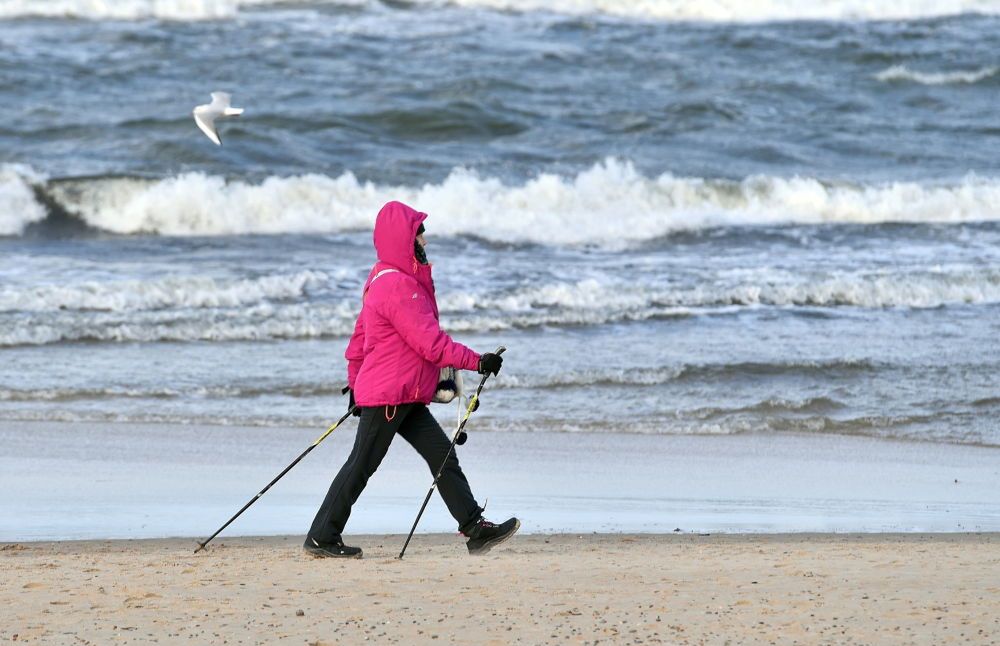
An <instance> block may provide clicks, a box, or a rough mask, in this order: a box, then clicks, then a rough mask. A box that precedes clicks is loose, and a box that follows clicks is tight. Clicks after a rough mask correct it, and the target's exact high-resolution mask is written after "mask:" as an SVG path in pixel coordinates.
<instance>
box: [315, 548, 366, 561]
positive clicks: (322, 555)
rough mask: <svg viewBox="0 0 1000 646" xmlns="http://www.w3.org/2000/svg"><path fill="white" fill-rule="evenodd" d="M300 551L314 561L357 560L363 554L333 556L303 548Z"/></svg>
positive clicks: (330, 553)
mask: <svg viewBox="0 0 1000 646" xmlns="http://www.w3.org/2000/svg"><path fill="white" fill-rule="evenodd" d="M302 549H303V550H305V552H306V554H308V555H309V556H311V557H313V558H314V559H359V558H361V557H362V556H363V554H364V553H363V552H358V553H357V554H334V553H333V552H327V551H326V550H318V549H316V550H314V549H310V548H308V547H304V548H302Z"/></svg>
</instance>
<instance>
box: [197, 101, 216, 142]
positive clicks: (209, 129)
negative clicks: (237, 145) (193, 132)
mask: <svg viewBox="0 0 1000 646" xmlns="http://www.w3.org/2000/svg"><path fill="white" fill-rule="evenodd" d="M205 107H207V106H198V107H197V108H195V109H194V122H195V123H196V124H198V127H199V128H201V131H202V132H204V133H205V136H207V137H208V138H209V139H211V140H212V141H213V142H215V145H216V146H221V145H222V140H221V139H219V133H218V132H216V131H215V114H214V112H210V111H208V110H205V111H202V110H201V108H205Z"/></svg>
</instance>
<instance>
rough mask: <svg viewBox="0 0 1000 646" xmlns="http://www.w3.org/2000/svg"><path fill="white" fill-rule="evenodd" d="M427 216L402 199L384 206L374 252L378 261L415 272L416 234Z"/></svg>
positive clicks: (380, 212) (378, 218)
mask: <svg viewBox="0 0 1000 646" xmlns="http://www.w3.org/2000/svg"><path fill="white" fill-rule="evenodd" d="M426 219H427V214H426V213H421V212H420V211H417V210H416V209H413V208H410V207H409V206H407V205H405V204H403V203H402V202H389V203H387V204H386V205H385V206H383V207H382V210H381V211H379V212H378V217H377V218H375V235H374V239H375V253H376V255H377V256H378V259H379V262H383V263H386V264H389V265H392V266H393V267H395V268H396V269H399V270H400V271H404V272H406V273H407V274H410V275H413V274H414V273H415V263H416V259H415V258H414V255H413V241H414V240H415V239H416V237H417V229H418V228H419V227H420V224H421V223H422V222H423V221H424V220H426Z"/></svg>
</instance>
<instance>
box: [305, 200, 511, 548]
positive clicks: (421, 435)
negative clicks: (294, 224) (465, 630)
mask: <svg viewBox="0 0 1000 646" xmlns="http://www.w3.org/2000/svg"><path fill="white" fill-rule="evenodd" d="M426 219H427V214H426V213H420V212H418V211H416V210H414V209H412V208H410V207H409V206H407V205H405V204H403V203H401V202H389V203H388V204H386V205H385V206H383V207H382V210H380V211H379V213H378V217H377V218H376V220H375V235H374V238H375V251H376V253H377V255H378V262H377V263H375V266H374V267H372V270H371V273H370V274H369V275H368V280H367V281H365V288H364V296H363V300H362V307H361V313H360V314H359V315H358V320H357V323H356V324H355V326H354V335H353V336H352V337H351V340H350V342H349V343H348V345H347V351H346V352H345V353H344V356H345V357H346V358H347V385H348V388H349V389H350V395H351V397H350V404H349V407H351V408H354V406H355V404H357V408H356V409H355V413H354V414H355V415H357V416H360V418H361V420H360V422H359V423H358V434H357V437H356V438H355V440H354V448H353V449H352V451H351V454H350V456H349V457H348V458H347V461H346V462H345V463H344V466H343V467H341V469H340V472H339V473H338V474H337V477H336V478H335V479H334V481H333V484H331V485H330V490H329V491H328V492H327V494H326V498H325V499H324V500H323V504H322V505H320V508H319V511H318V512H317V513H316V518H315V519H314V520H313V523H312V527H310V529H309V534H308V535H307V536H306V540H305V544H304V548H305V550H306V552H308V553H310V554H312V555H314V556H319V557H340V558H361V548H359V547H351V546H348V545H345V544H344V541H343V538H342V536H341V535H342V532H343V531H344V526H345V525H346V524H347V519H348V517H349V516H350V514H351V506H352V505H353V504H354V503H355V501H357V499H358V496H360V495H361V492H362V491H363V490H364V488H365V485H366V484H367V483H368V479H369V478H370V477H371V476H372V474H374V473H375V470H376V469H378V466H379V464H381V462H382V458H384V457H385V454H386V452H387V451H388V450H389V444H390V443H391V442H392V439H393V437H394V436H395V435H396V434H397V433H398V434H399V435H402V436H403V439H405V440H406V441H407V442H409V443H410V444H411V445H412V446H413V448H415V449H416V450H417V452H418V453H420V455H421V457H423V458H424V460H426V461H427V464H428V466H429V467H430V469H431V472H432V473H434V472H435V470H436V469H437V468H438V467H440V465H441V464H442V463H443V462H444V461H445V456H446V455H448V458H447V463H446V464H445V467H444V471H443V472H442V473H441V479H440V481H439V482H438V491H439V492H440V493H441V497H442V498H443V499H444V502H445V505H447V507H448V511H449V512H451V515H452V516H453V517H454V518H455V521H456V522H457V523H458V528H459V531H461V532H462V534H464V535H465V536H466V537H467V538H468V539H469V540H468V542H467V547H468V549H469V553H470V554H483V553H486V552H488V551H489V550H490V549H491V548H493V547H495V546H496V545H498V544H500V543H502V542H503V541H505V540H507V539H508V538H510V537H511V536H512V535H513V534H514V532H516V531H517V530H518V528H519V527H520V526H521V523H520V521H519V520H518V519H517V518H510V519H508V520H506V521H504V522H503V523H501V524H499V525H498V524H496V523H491V522H490V521H488V520H486V519H485V518H483V508H482V507H480V506H479V504H478V503H477V502H476V499H475V497H473V495H472V490H471V488H470V487H469V482H468V480H466V478H465V474H464V473H462V469H461V467H460V466H459V465H458V457H457V456H456V455H455V454H454V452H450V453H449V447H450V446H451V441H450V440H449V439H448V437H447V435H445V432H444V430H443V429H442V428H441V426H440V425H439V424H438V422H437V420H435V419H434V416H433V415H431V413H430V411H429V410H428V409H427V404H429V403H430V402H431V399H432V398H433V397H434V393H435V391H436V390H437V385H438V377H439V375H440V372H441V368H446V367H453V368H458V369H463V370H475V371H478V372H479V374H482V375H486V374H493V375H496V374H498V373H499V372H500V367H501V365H502V363H503V360H502V358H501V357H500V356H499V355H497V354H494V353H491V352H488V353H486V354H483V355H479V354H476V353H475V352H473V351H472V350H470V349H469V348H467V347H465V346H464V345H462V344H460V343H456V342H455V341H453V340H452V339H451V337H449V336H448V335H447V334H445V332H444V331H442V330H441V326H440V324H439V323H438V308H437V302H436V300H435V298H434V282H433V280H432V278H431V266H430V264H429V263H428V262H427V256H426V254H425V252H424V245H425V242H424V236H423V233H424V224H423V223H424V220H426Z"/></svg>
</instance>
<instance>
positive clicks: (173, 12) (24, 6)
mask: <svg viewBox="0 0 1000 646" xmlns="http://www.w3.org/2000/svg"><path fill="white" fill-rule="evenodd" d="M310 5H311V6H323V5H327V6H350V7H374V8H385V7H387V6H388V7H392V8H399V7H400V5H397V4H395V3H393V4H391V5H390V4H388V3H384V2H380V1H378V0H313V1H312V2H309V1H299V2H293V3H287V2H281V1H280V0H115V1H114V2H97V1H95V0H45V1H44V2H40V1H39V0H5V1H4V2H3V3H2V4H0V18H17V17H25V16H40V17H59V18H82V19H90V20H141V19H149V18H157V19H162V20H175V21H197V20H219V19H229V18H234V17H236V16H237V15H238V14H239V13H240V12H241V10H246V9H250V10H253V9H255V8H260V7H267V6H274V7H280V8H282V9H283V10H288V9H291V10H295V9H304V8H308V7H309V6H310ZM410 6H417V7H418V8H419V7H428V6H430V7H441V6H455V7H465V8H475V9H487V10H499V11H514V12H532V11H544V12H550V13H557V14H567V15H574V16H576V15H606V16H614V17H618V18H627V19H639V20H657V21H705V22H763V21H788V20H837V21H842V20H848V21H854V20H907V19H921V18H932V17H938V16H948V15H958V14H965V13H983V14H997V13H1000V6H998V3H997V2H995V0H889V1H886V2H867V1H865V0H833V1H829V2H825V1H822V0H812V1H811V2H805V3H803V2H796V1H795V0H756V1H750V2H745V1H741V0H715V1H714V2H699V1H698V0H638V1H635V2H621V1H620V0H415V1H414V2H412V3H411V4H410ZM403 8H404V10H405V9H406V8H407V7H406V5H403Z"/></svg>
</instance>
